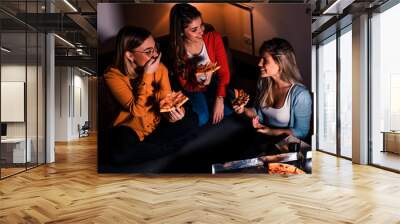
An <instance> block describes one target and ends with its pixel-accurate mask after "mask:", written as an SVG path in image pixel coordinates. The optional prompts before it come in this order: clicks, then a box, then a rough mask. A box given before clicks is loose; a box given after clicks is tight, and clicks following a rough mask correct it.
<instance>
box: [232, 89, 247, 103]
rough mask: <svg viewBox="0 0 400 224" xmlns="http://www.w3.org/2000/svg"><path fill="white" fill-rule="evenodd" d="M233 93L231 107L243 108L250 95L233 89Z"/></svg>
mask: <svg viewBox="0 0 400 224" xmlns="http://www.w3.org/2000/svg"><path fill="white" fill-rule="evenodd" d="M234 91H235V99H234V100H233V101H232V106H239V107H241V106H245V105H246V104H247V103H248V102H249V100H250V95H249V94H247V93H246V92H245V91H244V90H242V89H234Z"/></svg>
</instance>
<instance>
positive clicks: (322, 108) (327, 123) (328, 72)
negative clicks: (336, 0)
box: [317, 36, 337, 154]
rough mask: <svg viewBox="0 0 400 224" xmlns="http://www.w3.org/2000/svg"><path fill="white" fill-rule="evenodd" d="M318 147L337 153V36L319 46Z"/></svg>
mask: <svg viewBox="0 0 400 224" xmlns="http://www.w3.org/2000/svg"><path fill="white" fill-rule="evenodd" d="M317 51H318V52H317V53H318V59H317V60H318V61H317V63H318V84H317V85H318V87H317V88H318V89H317V91H318V92H317V104H318V105H317V107H318V108H317V110H318V112H317V113H318V121H317V122H318V137H317V142H318V143H317V148H318V149H319V150H323V151H326V152H330V153H335V154H336V132H337V131H336V95H337V94H336V36H332V37H331V38H329V39H328V40H327V41H326V42H325V43H322V44H320V45H319V47H318V50H317Z"/></svg>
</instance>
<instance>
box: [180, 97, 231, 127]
mask: <svg viewBox="0 0 400 224" xmlns="http://www.w3.org/2000/svg"><path fill="white" fill-rule="evenodd" d="M185 94H186V96H187V97H189V100H190V102H191V103H192V109H193V111H194V112H195V113H196V114H197V116H198V118H199V126H203V125H205V124H207V122H208V120H209V119H210V113H211V114H213V111H214V102H215V94H209V93H207V92H186V93H185ZM232 113H233V110H232V109H231V108H230V104H229V103H227V100H225V101H224V117H226V116H229V115H231V114H232Z"/></svg>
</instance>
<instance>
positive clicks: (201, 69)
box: [196, 62, 221, 73]
mask: <svg viewBox="0 0 400 224" xmlns="http://www.w3.org/2000/svg"><path fill="white" fill-rule="evenodd" d="M220 68H221V66H219V65H218V64H217V62H215V63H208V64H206V65H200V66H198V67H197V69H196V73H206V72H212V73H214V72H216V71H217V70H218V69H220Z"/></svg>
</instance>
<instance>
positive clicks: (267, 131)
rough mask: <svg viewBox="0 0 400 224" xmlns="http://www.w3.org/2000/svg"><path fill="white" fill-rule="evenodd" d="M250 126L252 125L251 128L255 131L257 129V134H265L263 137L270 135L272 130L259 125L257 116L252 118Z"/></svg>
mask: <svg viewBox="0 0 400 224" xmlns="http://www.w3.org/2000/svg"><path fill="white" fill-rule="evenodd" d="M252 124H253V127H254V128H255V129H257V130H256V131H257V132H259V133H261V134H265V135H271V130H272V129H271V128H269V127H267V126H265V125H263V124H261V123H260V118H259V117H258V116H257V117H255V118H253V120H252Z"/></svg>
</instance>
